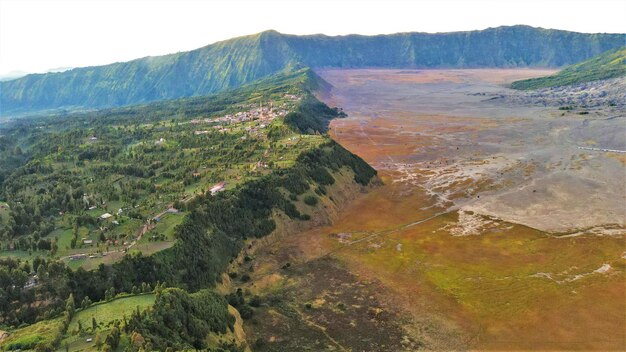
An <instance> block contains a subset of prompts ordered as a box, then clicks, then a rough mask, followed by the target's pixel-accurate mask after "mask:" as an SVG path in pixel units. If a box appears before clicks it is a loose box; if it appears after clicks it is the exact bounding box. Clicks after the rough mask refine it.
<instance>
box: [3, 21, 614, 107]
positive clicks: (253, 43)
mask: <svg viewBox="0 0 626 352" xmlns="http://www.w3.org/2000/svg"><path fill="white" fill-rule="evenodd" d="M623 44H624V38H623V35H621V34H583V33H574V32H566V31H559V30H548V29H541V28H532V27H528V26H513V27H498V28H490V29H486V30H481V31H470V32H453V33H437V34H429V33H399V34H392V35H377V36H360V35H348V36H337V37H330V36H325V35H309V36H295V35H286V34H281V33H278V32H276V31H266V32H263V33H259V34H255V35H250V36H245V37H240V38H234V39H230V40H226V41H222V42H218V43H215V44H212V45H208V46H205V47H203V48H199V49H196V50H193V51H189V52H182V53H176V54H171V55H165V56H158V57H146V58H141V59H137V60H133V61H129V62H121V63H114V64H110V65H105V66H96V67H84V68H76V69H73V70H69V71H65V72H60V73H47V74H33V75H28V76H25V77H22V78H19V79H15V80H12V81H6V82H0V107H1V110H0V115H9V114H16V113H25V112H32V111H37V110H46V109H57V108H102V107H113V106H122V105H130V104H137V103H145V102H151V101H156V100H161V99H175V98H181V97H191V96H201V95H206V94H209V93H215V92H220V91H224V90H228V89H233V88H236V87H239V86H242V85H244V84H246V83H250V82H253V81H255V80H258V79H259V78H262V77H266V76H269V75H272V74H275V73H278V72H282V71H285V70H292V69H294V68H298V67H313V68H317V67H345V68H355V67H394V68H396V67H397V68H401V67H405V68H411V67H439V68H440V67H460V68H462V67H529V66H531V67H532V66H563V65H568V64H573V63H576V62H580V61H582V60H585V59H588V58H590V57H592V56H594V55H597V54H599V53H601V52H603V51H606V50H609V49H612V48H616V47H619V46H623Z"/></svg>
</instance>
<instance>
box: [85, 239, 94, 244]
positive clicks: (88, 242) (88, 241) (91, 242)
mask: <svg viewBox="0 0 626 352" xmlns="http://www.w3.org/2000/svg"><path fill="white" fill-rule="evenodd" d="M83 244H93V240H83Z"/></svg>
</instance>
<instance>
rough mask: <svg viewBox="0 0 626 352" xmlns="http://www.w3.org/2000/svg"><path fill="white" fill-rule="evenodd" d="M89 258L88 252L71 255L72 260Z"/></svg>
mask: <svg viewBox="0 0 626 352" xmlns="http://www.w3.org/2000/svg"><path fill="white" fill-rule="evenodd" d="M85 258H87V255H86V254H75V255H72V256H70V260H80V259H85Z"/></svg>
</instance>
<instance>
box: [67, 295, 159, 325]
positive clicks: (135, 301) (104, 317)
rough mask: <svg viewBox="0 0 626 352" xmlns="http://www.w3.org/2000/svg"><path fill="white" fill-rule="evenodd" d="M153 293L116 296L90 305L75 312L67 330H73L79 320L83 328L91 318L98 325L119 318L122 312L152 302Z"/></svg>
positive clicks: (121, 316) (146, 306)
mask: <svg viewBox="0 0 626 352" xmlns="http://www.w3.org/2000/svg"><path fill="white" fill-rule="evenodd" d="M154 300H155V295H154V294H151V293H150V294H144V295H138V296H129V297H121V298H117V299H115V300H113V301H110V302H104V303H96V304H94V305H92V306H91V307H89V308H87V309H85V310H81V311H79V312H77V313H76V315H75V316H74V318H72V321H71V322H70V325H69V328H68V331H74V330H75V329H76V328H77V327H78V322H79V321H80V322H81V324H82V326H83V328H86V327H91V322H92V318H96V322H98V325H99V326H107V325H108V324H109V323H112V322H113V321H115V320H121V319H122V318H123V317H124V314H126V315H127V316H130V313H131V312H132V311H133V310H135V309H137V307H139V309H140V310H144V309H146V308H148V307H150V306H152V304H154Z"/></svg>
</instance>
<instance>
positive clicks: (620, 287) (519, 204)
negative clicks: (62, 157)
mask: <svg viewBox="0 0 626 352" xmlns="http://www.w3.org/2000/svg"><path fill="white" fill-rule="evenodd" d="M551 72H553V71H550V70H529V69H524V70H504V69H497V70H495V69H494V70H491V69H485V70H426V71H418V70H323V71H320V72H318V73H319V74H320V75H321V76H322V77H323V78H324V79H325V80H326V81H327V82H329V83H330V84H331V85H332V86H333V87H332V89H331V90H330V91H329V92H326V93H325V94H323V95H321V98H322V99H323V100H324V101H325V102H327V103H328V104H329V105H332V106H340V107H342V108H343V109H344V110H345V111H346V112H347V113H348V116H349V117H347V118H344V119H336V120H333V122H332V123H331V131H330V134H331V136H332V137H333V138H334V139H335V140H336V141H338V142H339V143H341V144H342V145H343V146H345V147H346V148H347V149H349V150H351V151H352V152H354V153H355V154H357V155H359V156H361V157H362V158H364V159H365V160H366V161H367V162H368V163H370V165H372V166H373V167H374V168H376V169H377V171H378V172H379V176H380V178H381V179H382V181H383V182H384V185H383V186H381V187H378V188H375V189H373V190H372V191H371V192H369V193H368V194H366V195H363V196H362V197H360V198H359V199H358V200H356V201H355V202H353V203H351V204H350V205H349V206H348V207H347V208H345V209H344V210H343V211H341V212H340V214H339V215H338V218H337V219H336V220H335V221H334V222H333V224H332V225H331V226H327V227H322V228H317V229H314V230H311V231H307V232H304V233H301V234H299V235H296V236H293V237H290V238H288V239H285V240H284V241H281V243H280V244H277V245H276V246H274V247H273V248H272V250H271V253H272V255H277V256H281V255H282V256H283V257H284V258H283V262H284V260H289V261H290V262H291V263H293V264H294V265H301V266H305V267H306V266H307V265H309V266H310V265H311V263H317V262H319V260H320V258H327V259H332V261H333V265H334V266H335V267H337V268H341V270H346V271H347V272H349V273H351V274H352V275H354V276H355V278H356V280H357V281H360V282H370V283H372V285H373V287H375V288H376V289H375V290H374V291H375V293H372V295H371V296H370V297H371V298H372V299H373V300H375V301H376V302H385V303H386V305H385V306H384V309H386V310H389V311H390V312H392V313H393V316H395V317H396V318H397V319H398V321H399V322H401V323H400V324H401V325H402V329H403V331H404V333H405V334H406V335H407V336H410V337H411V338H412V339H414V340H415V341H418V344H417V346H419V347H421V348H426V349H434V350H446V349H491V350H511V349H516V350H520V349H522V350H524V349H542V350H562V349H568V350H569V349H578V350H624V349H626V314H625V312H626V303H625V302H626V296H625V295H626V292H625V287H626V277H625V272H626V270H625V269H626V254H625V253H626V244H625V241H624V240H625V238H626V236H625V233H626V231H625V230H624V223H625V221H626V213H625V212H626V203H625V200H626V190H625V188H626V185H625V183H624V175H625V171H626V167H625V165H624V163H623V161H620V158H619V157H615V155H611V154H610V153H604V152H594V151H588V150H581V149H579V148H578V147H579V146H587V145H594V146H601V147H604V148H611V149H621V150H624V149H626V148H625V147H624V145H621V144H620V143H626V141H623V136H624V135H625V133H626V126H625V124H624V116H625V115H624V112H623V111H617V112H616V111H608V110H606V109H604V110H603V109H597V110H595V111H592V112H591V113H590V114H588V115H584V116H583V115H577V114H573V113H569V112H563V111H561V110H558V109H557V108H556V107H545V106H537V105H535V104H532V103H528V104H524V105H515V106H513V105H506V104H503V103H502V100H501V99H499V98H498V97H500V96H501V94H517V93H513V92H512V91H510V90H509V89H507V88H506V87H505V84H506V83H508V82H511V81H512V80H515V79H521V78H528V77H535V76H542V75H546V74H549V73H551ZM609 110H610V109H609ZM615 114H617V115H618V118H607V117H614V116H615ZM620 136H622V137H620ZM285 258H286V259H285ZM262 260H263V259H261V261H262ZM260 272H263V270H260ZM307 277H309V278H310V277H311V276H307ZM289 280H292V279H291V278H290V279H289ZM325 284H326V283H324V281H323V279H320V281H319V282H317V285H325ZM293 287H296V285H293ZM346 287H348V286H346ZM346 289H347V288H346ZM293 290H294V292H297V290H298V289H297V288H293ZM327 298H328V297H327ZM381 306H382V305H381ZM342 314H346V315H348V316H349V315H350V311H349V310H347V311H346V312H345V313H342ZM320 324H321V325H324V323H323V321H322V322H321V323H320V322H319V321H318V323H317V325H316V326H319V325H320ZM325 326H326V327H324V329H327V328H328V327H330V326H332V322H330V323H328V322H327V323H326V325H325ZM325 331H326V330H325ZM359 333H361V334H365V333H364V332H363V331H362V330H358V326H357V327H356V330H355V331H354V334H357V335H358V334H359ZM327 335H332V331H331V332H327ZM334 337H335V342H337V343H339V344H340V343H341V341H342V337H341V336H340V335H339V334H337V335H335V336H334ZM403 346H404V345H403ZM411 346H412V347H407V349H408V350H410V349H411V348H415V346H416V345H415V344H413V345H411ZM374 350H384V349H374Z"/></svg>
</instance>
